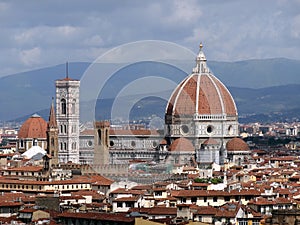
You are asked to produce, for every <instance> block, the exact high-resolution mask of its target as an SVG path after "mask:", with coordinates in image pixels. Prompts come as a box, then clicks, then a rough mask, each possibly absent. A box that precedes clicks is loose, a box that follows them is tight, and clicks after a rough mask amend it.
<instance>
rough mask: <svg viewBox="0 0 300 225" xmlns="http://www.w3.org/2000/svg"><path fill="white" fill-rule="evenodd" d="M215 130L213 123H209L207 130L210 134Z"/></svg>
mask: <svg viewBox="0 0 300 225" xmlns="http://www.w3.org/2000/svg"><path fill="white" fill-rule="evenodd" d="M213 131H214V127H213V126H212V125H208V126H207V128H206V132H207V133H208V134H211V133H212V132H213Z"/></svg>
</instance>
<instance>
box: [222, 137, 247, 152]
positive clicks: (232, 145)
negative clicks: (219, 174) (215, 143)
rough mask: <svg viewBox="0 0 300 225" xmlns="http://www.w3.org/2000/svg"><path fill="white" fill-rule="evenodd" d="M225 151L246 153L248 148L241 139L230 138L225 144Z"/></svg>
mask: <svg viewBox="0 0 300 225" xmlns="http://www.w3.org/2000/svg"><path fill="white" fill-rule="evenodd" d="M226 149H227V151H248V150H249V146H248V145H247V143H246V142H245V141H243V140H242V139H241V138H237V137H235V138H232V139H231V140H230V141H228V142H227V144H226Z"/></svg>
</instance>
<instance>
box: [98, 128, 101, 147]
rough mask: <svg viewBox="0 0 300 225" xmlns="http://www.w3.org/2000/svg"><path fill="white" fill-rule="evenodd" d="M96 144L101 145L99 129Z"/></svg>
mask: <svg viewBox="0 0 300 225" xmlns="http://www.w3.org/2000/svg"><path fill="white" fill-rule="evenodd" d="M98 145H101V130H100V129H98Z"/></svg>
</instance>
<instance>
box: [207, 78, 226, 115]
mask: <svg viewBox="0 0 300 225" xmlns="http://www.w3.org/2000/svg"><path fill="white" fill-rule="evenodd" d="M207 77H208V78H209V79H210V80H211V82H212V83H213V85H214V86H215V89H216V91H217V93H218V96H219V101H220V104H221V110H222V114H224V113H225V107H224V100H223V98H222V95H221V92H220V90H219V88H218V86H217V84H216V82H215V81H214V79H213V78H212V76H211V74H209V75H208V76H207Z"/></svg>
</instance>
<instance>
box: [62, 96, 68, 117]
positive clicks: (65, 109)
mask: <svg viewBox="0 0 300 225" xmlns="http://www.w3.org/2000/svg"><path fill="white" fill-rule="evenodd" d="M61 114H64V115H65V114H67V102H66V99H64V98H63V99H62V100H61Z"/></svg>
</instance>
